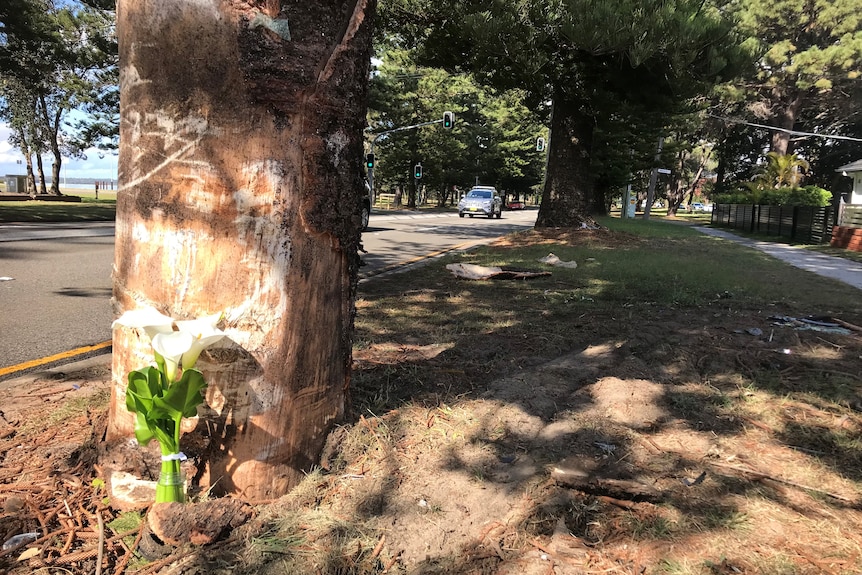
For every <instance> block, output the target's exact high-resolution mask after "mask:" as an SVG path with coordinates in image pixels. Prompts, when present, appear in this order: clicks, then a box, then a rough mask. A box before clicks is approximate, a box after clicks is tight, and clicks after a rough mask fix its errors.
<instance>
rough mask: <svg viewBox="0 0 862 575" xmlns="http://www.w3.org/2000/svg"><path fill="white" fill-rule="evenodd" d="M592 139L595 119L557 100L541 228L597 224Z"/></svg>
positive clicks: (540, 222)
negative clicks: (594, 204) (592, 211)
mask: <svg viewBox="0 0 862 575" xmlns="http://www.w3.org/2000/svg"><path fill="white" fill-rule="evenodd" d="M592 138H593V121H592V117H591V116H589V115H588V114H585V113H584V112H583V111H582V110H581V109H580V107H579V106H578V105H577V104H575V103H572V102H569V101H566V100H565V99H563V98H556V99H555V100H554V107H553V111H552V113H551V141H550V147H549V149H548V168H547V174H546V176H545V188H544V190H543V192H542V204H541V206H540V207H539V214H538V216H537V218H536V227H537V228H552V227H576V226H579V225H581V223H585V222H586V223H592V222H593V219H592V218H591V217H590V213H591V210H592V207H593V178H592V176H591V172H590V151H591V147H592Z"/></svg>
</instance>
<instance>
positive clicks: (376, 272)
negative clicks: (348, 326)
mask: <svg viewBox="0 0 862 575" xmlns="http://www.w3.org/2000/svg"><path fill="white" fill-rule="evenodd" d="M472 243H473V242H464V243H463V244H458V245H457V246H452V247H451V248H446V249H445V250H440V251H437V252H431V253H430V254H425V255H424V256H419V257H416V258H413V259H412V260H407V261H404V262H398V263H395V264H390V265H388V266H386V267H384V268H380V269H378V270H374V271H373V272H368V273H365V274H359V279H361V280H364V279H368V278H371V277H374V276H377V275H380V274H382V273H386V272H391V271H392V270H395V269H398V268H402V267H404V266H409V265H410V264H415V263H417V262H421V261H422V260H427V259H431V258H436V257H438V256H442V255H443V254H446V253H449V252H453V251H456V250H460V249H464V248H466V247H467V246H469V245H470V244H472Z"/></svg>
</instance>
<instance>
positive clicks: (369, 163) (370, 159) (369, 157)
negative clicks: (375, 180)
mask: <svg viewBox="0 0 862 575" xmlns="http://www.w3.org/2000/svg"><path fill="white" fill-rule="evenodd" d="M365 167H366V168H368V169H369V170H371V169H374V154H365Z"/></svg>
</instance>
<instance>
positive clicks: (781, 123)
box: [770, 92, 804, 156]
mask: <svg viewBox="0 0 862 575" xmlns="http://www.w3.org/2000/svg"><path fill="white" fill-rule="evenodd" d="M803 99H804V95H803V94H802V93H801V92H799V93H797V94H796V95H795V96H794V97H793V99H792V100H791V101H790V102H787V103H786V104H784V107H783V108H781V109H780V110H778V112H777V113H776V114H775V117H774V118H773V120H774V124H775V127H777V128H782V129H783V130H792V129H793V128H794V126H795V125H796V116H797V115H798V114H799V110H800V109H801V108H802V102H803ZM779 101H781V102H783V100H779ZM770 151H771V152H775V153H777V154H778V155H779V156H784V155H787V154H789V153H790V152H792V151H793V150H791V149H790V134H789V133H788V132H785V131H778V130H776V131H774V132H772V146H771V149H770Z"/></svg>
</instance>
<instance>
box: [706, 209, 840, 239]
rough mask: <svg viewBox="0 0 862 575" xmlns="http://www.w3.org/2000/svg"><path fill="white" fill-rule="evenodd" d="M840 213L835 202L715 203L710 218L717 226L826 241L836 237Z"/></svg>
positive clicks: (755, 232) (790, 237) (791, 237)
mask: <svg viewBox="0 0 862 575" xmlns="http://www.w3.org/2000/svg"><path fill="white" fill-rule="evenodd" d="M836 215H837V214H836V213H835V210H834V209H833V208H832V206H826V207H818V206H758V205H751V204H715V205H714V206H713V208H712V219H711V220H710V221H711V223H712V225H714V226H722V227H728V228H733V229H736V230H743V231H746V232H749V233H753V234H765V235H768V236H780V237H783V238H787V239H790V240H792V241H794V242H799V243H803V244H823V243H828V242H829V240H830V239H831V238H832V227H833V226H834V225H836V223H837V222H836V221H835V219H836Z"/></svg>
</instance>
